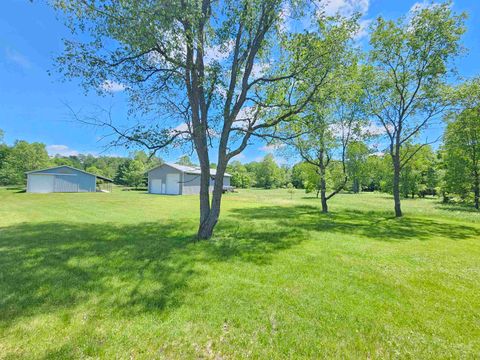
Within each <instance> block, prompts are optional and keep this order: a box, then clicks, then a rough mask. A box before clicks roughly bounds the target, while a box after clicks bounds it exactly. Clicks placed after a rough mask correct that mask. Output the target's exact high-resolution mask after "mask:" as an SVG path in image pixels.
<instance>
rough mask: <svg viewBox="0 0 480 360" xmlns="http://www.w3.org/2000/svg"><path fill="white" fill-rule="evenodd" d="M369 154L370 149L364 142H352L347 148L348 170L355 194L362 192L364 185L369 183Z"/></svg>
mask: <svg viewBox="0 0 480 360" xmlns="http://www.w3.org/2000/svg"><path fill="white" fill-rule="evenodd" d="M369 154H370V149H369V148H368V146H367V144H365V143H364V142H362V141H352V142H350V144H349V145H348V147H347V152H346V169H347V175H348V178H349V179H350V181H351V182H352V191H353V192H354V193H358V192H360V190H361V189H362V185H365V184H366V182H367V169H366V164H367V158H368V156H369Z"/></svg>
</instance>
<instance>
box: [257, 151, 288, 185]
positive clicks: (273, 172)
mask: <svg viewBox="0 0 480 360" xmlns="http://www.w3.org/2000/svg"><path fill="white" fill-rule="evenodd" d="M282 182H283V172H282V169H281V168H280V167H279V166H278V165H277V163H276V162H275V158H274V157H273V155H272V154H267V155H265V157H264V158H263V160H262V161H261V162H260V163H259V164H258V166H257V168H256V185H257V186H258V187H263V188H265V189H274V188H277V187H279V186H280V185H282Z"/></svg>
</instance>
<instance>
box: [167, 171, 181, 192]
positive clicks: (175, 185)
mask: <svg viewBox="0 0 480 360" xmlns="http://www.w3.org/2000/svg"><path fill="white" fill-rule="evenodd" d="M166 193H167V194H168V195H178V194H180V174H167V185H166Z"/></svg>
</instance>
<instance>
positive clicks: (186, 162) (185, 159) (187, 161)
mask: <svg viewBox="0 0 480 360" xmlns="http://www.w3.org/2000/svg"><path fill="white" fill-rule="evenodd" d="M176 164H178V165H185V166H195V164H194V163H193V161H192V160H190V157H189V156H188V155H182V156H181V157H180V159H178V161H177V162H176Z"/></svg>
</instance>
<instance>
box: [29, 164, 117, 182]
mask: <svg viewBox="0 0 480 360" xmlns="http://www.w3.org/2000/svg"><path fill="white" fill-rule="evenodd" d="M63 167H67V168H69V169H73V170H76V171H80V172H82V173H85V174H88V175H93V176H96V177H97V178H99V179H102V180H106V181H110V182H113V180H112V179H109V178H107V177H105V176H102V175H97V174H92V173H89V172H88V171H84V170H80V169H77V168H74V167H73V166H69V165H60V166H54V167H50V168H46V169H39V170H32V171H27V172H25V174H33V173H39V172H42V171H45V170H53V169H59V168H63ZM52 175H54V174H52Z"/></svg>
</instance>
